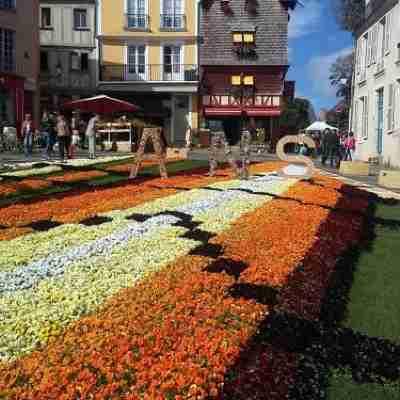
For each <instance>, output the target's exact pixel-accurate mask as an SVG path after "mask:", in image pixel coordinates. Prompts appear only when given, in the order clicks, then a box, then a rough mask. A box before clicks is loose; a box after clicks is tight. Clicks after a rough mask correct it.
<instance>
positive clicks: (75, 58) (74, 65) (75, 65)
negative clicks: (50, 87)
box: [71, 51, 89, 72]
mask: <svg viewBox="0 0 400 400" xmlns="http://www.w3.org/2000/svg"><path fill="white" fill-rule="evenodd" d="M71 70H72V71H82V72H83V71H88V70H89V54H88V53H78V52H75V51H74V52H71Z"/></svg>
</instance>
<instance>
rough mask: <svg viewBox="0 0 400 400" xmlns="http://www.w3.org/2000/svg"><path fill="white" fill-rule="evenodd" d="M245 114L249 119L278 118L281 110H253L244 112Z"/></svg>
mask: <svg viewBox="0 0 400 400" xmlns="http://www.w3.org/2000/svg"><path fill="white" fill-rule="evenodd" d="M246 114H247V115H248V116H249V117H279V116H280V115H281V110H280V109H279V108H278V109H276V110H272V109H265V108H264V109H257V108H255V109H251V110H246Z"/></svg>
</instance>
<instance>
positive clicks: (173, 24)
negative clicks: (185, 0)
mask: <svg viewBox="0 0 400 400" xmlns="http://www.w3.org/2000/svg"><path fill="white" fill-rule="evenodd" d="M161 27H162V28H168V29H182V28H183V27H184V15H183V12H182V0H163V7H162V14H161Z"/></svg>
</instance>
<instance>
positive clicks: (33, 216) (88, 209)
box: [0, 163, 276, 240]
mask: <svg viewBox="0 0 400 400" xmlns="http://www.w3.org/2000/svg"><path fill="white" fill-rule="evenodd" d="M263 165H264V170H266V171H273V170H275V169H276V166H275V163H265V164H263ZM261 166H262V165H261V164H256V165H254V166H252V167H251V169H252V170H253V168H255V169H257V170H261ZM206 173H207V169H206V168H200V169H196V170H192V171H187V172H184V173H178V174H176V175H174V176H171V177H169V178H168V179H167V180H164V179H161V178H154V179H150V180H137V181H134V182H126V183H124V184H121V186H118V187H112V188H106V189H101V188H95V189H93V190H90V191H82V190H80V189H75V190H71V191H69V192H67V193H62V194H57V195H53V196H46V197H44V198H43V197H42V198H38V199H34V200H33V201H31V202H26V203H19V204H12V205H10V206H7V207H4V208H1V209H0V225H1V224H2V225H4V226H6V227H9V228H15V227H23V226H25V225H29V224H31V223H32V222H35V221H40V220H53V221H56V222H60V223H78V222H80V221H82V220H85V219H87V218H91V217H93V216H95V215H96V214H98V213H103V212H107V211H112V210H115V209H127V208H131V207H134V206H136V205H139V204H142V203H144V202H146V201H150V200H154V199H157V198H161V197H164V196H169V195H172V194H174V193H177V192H178V191H179V190H180V189H181V188H187V189H192V188H196V187H201V186H204V185H208V184H210V183H213V182H217V181H221V180H227V179H231V178H232V177H233V174H232V172H231V171H229V170H228V171H226V172H224V173H223V174H222V175H221V174H220V175H217V176H216V177H208V176H207V175H206ZM17 232H18V231H16V230H15V229H13V230H12V231H10V232H7V229H6V230H4V231H3V232H2V236H0V240H5V239H12V238H15V237H17V236H18V234H17ZM21 232H22V231H21Z"/></svg>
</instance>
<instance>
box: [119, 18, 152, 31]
mask: <svg viewBox="0 0 400 400" xmlns="http://www.w3.org/2000/svg"><path fill="white" fill-rule="evenodd" d="M125 17H126V26H125V27H126V29H131V30H137V31H147V30H148V29H149V26H150V17H149V16H148V15H146V14H126V15H125Z"/></svg>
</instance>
